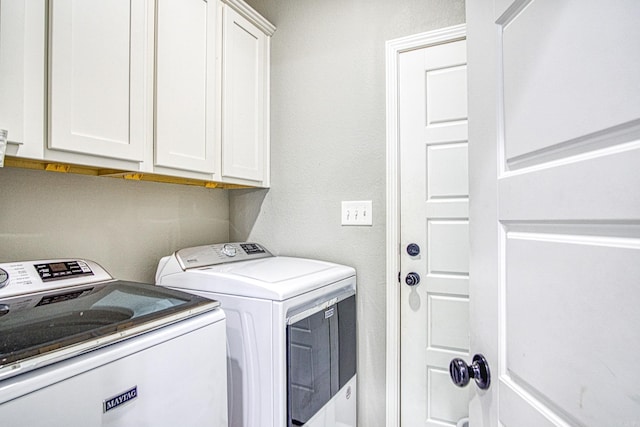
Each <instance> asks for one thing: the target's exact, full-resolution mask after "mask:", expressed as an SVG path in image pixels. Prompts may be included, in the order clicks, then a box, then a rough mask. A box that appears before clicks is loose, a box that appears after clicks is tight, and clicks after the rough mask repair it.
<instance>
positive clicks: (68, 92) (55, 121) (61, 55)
mask: <svg viewBox="0 0 640 427" xmlns="http://www.w3.org/2000/svg"><path fill="white" fill-rule="evenodd" d="M149 7H151V5H150V3H149V1H148V0H118V1H103V0H56V1H53V2H51V3H50V25H51V28H50V38H51V41H50V96H51V98H50V108H51V111H50V126H51V127H50V130H51V134H50V140H49V148H51V149H55V150H65V151H72V152H76V153H85V154H92V155H97V156H104V157H111V158H117V159H124V160H133V161H141V160H143V153H144V144H145V141H146V139H147V138H149V137H150V135H149V134H150V133H151V132H149V131H148V129H149V128H148V127H147V126H146V125H147V124H148V123H150V120H152V110H151V106H150V105H149V99H150V98H149V97H148V96H147V94H148V93H149V92H148V90H149V88H150V87H151V86H150V85H149V81H148V80H149V79H148V78H146V75H147V74H146V72H147V70H148V69H149V67H151V66H152V64H151V63H150V61H149V57H150V56H149V55H148V53H149V51H150V50H151V49H152V46H150V42H149V38H148V35H149V31H150V30H152V28H151V26H150V24H151V22H150V18H149V13H148V12H149V9H148V8H149Z"/></svg>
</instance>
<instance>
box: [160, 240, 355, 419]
mask: <svg viewBox="0 0 640 427" xmlns="http://www.w3.org/2000/svg"><path fill="white" fill-rule="evenodd" d="M156 284H158V285H160V286H166V287H170V288H174V289H180V290H184V291H187V292H191V293H194V294H197V295H201V296H205V297H208V298H211V299H215V300H217V301H220V302H221V304H222V308H223V310H224V311H225V313H226V316H227V356H228V360H227V363H228V367H227V371H228V393H229V411H228V412H229V426H230V427H283V426H288V427H293V426H308V427H336V426H340V427H355V426H356V379H357V375H356V360H357V359H356V300H355V294H356V272H355V270H354V269H353V268H351V267H347V266H344V265H338V264H333V263H328V262H323V261H318V260H311V259H304V258H292V257H283V256H273V255H272V254H271V253H269V251H267V250H266V249H265V248H264V247H263V246H261V245H259V244H256V243H226V244H215V245H207V246H199V247H194V248H187V249H182V250H179V251H177V252H175V253H174V254H172V255H171V256H168V257H164V258H163V259H162V260H161V261H160V264H159V266H158V271H157V273H156Z"/></svg>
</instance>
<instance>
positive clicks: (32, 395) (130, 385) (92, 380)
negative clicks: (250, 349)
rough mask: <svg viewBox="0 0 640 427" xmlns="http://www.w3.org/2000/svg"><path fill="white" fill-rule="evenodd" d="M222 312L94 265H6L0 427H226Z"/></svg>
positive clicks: (1, 286)
mask: <svg viewBox="0 0 640 427" xmlns="http://www.w3.org/2000/svg"><path fill="white" fill-rule="evenodd" d="M219 305H220V304H219V302H217V301H212V300H210V299H207V298H202V297H198V296H197V295H193V294H188V293H185V292H179V291H175V290H171V289H161V288H158V287H157V286H154V285H148V284H141V283H133V282H125V281H119V280H115V279H113V278H112V277H111V276H110V275H109V274H108V273H107V272H106V271H105V270H104V269H103V268H102V267H100V266H99V265H98V264H96V263H94V262H91V261H88V260H78V259H62V260H44V261H31V262H12V263H2V264H0V337H1V338H0V425H2V426H3V427H23V426H29V427H44V426H47V427H97V426H112V427H134V426H135V427H141V426H149V427H151V426H153V427H158V426H166V427H174V426H177V425H180V426H193V427H196V426H197V427H200V426H211V427H227V423H228V418H227V392H226V377H227V372H226V346H225V341H226V327H225V316H224V312H223V311H222V310H221V309H220V308H219Z"/></svg>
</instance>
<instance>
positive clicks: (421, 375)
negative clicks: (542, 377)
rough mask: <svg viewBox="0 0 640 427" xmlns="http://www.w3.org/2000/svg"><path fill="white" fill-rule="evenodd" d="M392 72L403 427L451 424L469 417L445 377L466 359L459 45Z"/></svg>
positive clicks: (405, 56)
mask: <svg viewBox="0 0 640 427" xmlns="http://www.w3.org/2000/svg"><path fill="white" fill-rule="evenodd" d="M398 64H399V70H398V79H399V101H398V102H399V105H398V110H399V115H398V117H399V130H400V143H399V144H400V211H401V218H400V241H401V245H400V246H401V247H400V266H401V276H400V279H401V284H400V286H401V291H400V299H401V302H400V304H401V307H400V331H401V334H400V340H401V350H400V382H401V391H400V407H401V408H400V412H401V414H400V417H401V424H402V426H403V427H416V426H443V425H445V426H446V425H455V423H456V421H458V420H459V419H460V418H462V417H464V416H466V415H467V411H468V407H467V406H468V390H464V389H459V388H456V387H455V386H454V385H453V383H452V382H451V381H450V380H449V371H448V365H449V361H450V360H451V359H452V358H453V357H467V355H468V352H469V296H468V281H469V275H468V271H469V212H468V203H469V198H468V174H467V164H468V162H467V145H468V143H467V91H466V88H467V75H466V73H467V70H466V68H467V67H466V42H465V41H464V40H458V41H453V42H450V43H445V44H440V45H435V46H431V47H426V48H422V49H417V50H410V51H408V52H403V53H400V56H399V58H398ZM411 244H415V245H417V246H418V247H419V248H420V252H419V254H414V255H411V254H410V253H409V250H408V246H409V245H411ZM412 273H415V274H417V275H419V277H420V282H419V283H418V284H417V285H414V286H409V285H408V284H406V280H407V277H409V276H410V275H411V274H412Z"/></svg>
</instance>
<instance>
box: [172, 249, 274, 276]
mask: <svg viewBox="0 0 640 427" xmlns="http://www.w3.org/2000/svg"><path fill="white" fill-rule="evenodd" d="M271 256H273V255H272V254H271V253H270V252H269V251H268V250H266V249H265V248H264V246H262V245H260V244H258V243H249V242H244V243H220V244H215V245H206V246H195V247H193V248H185V249H180V250H179V251H177V252H176V258H177V259H178V262H179V263H180V266H181V267H182V269H183V270H187V269H190V268H200V267H207V266H210V265H218V264H225V263H229V262H236V261H248V260H252V259H260V258H267V257H271Z"/></svg>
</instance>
